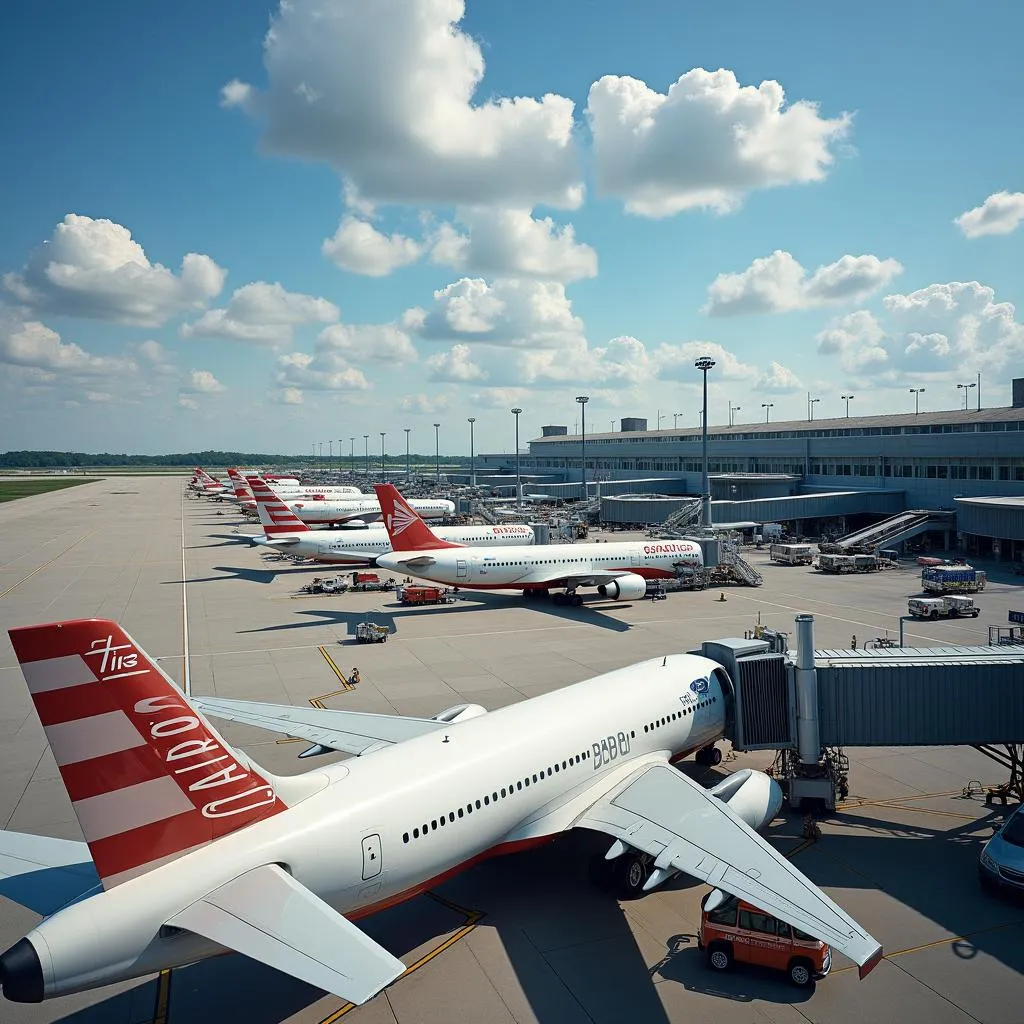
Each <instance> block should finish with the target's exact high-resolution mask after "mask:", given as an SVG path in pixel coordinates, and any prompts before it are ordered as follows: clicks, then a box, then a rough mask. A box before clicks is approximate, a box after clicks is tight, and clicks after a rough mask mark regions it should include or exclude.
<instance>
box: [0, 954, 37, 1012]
mask: <svg viewBox="0 0 1024 1024" xmlns="http://www.w3.org/2000/svg"><path fill="white" fill-rule="evenodd" d="M43 987H44V986H43V966H42V964H41V963H40V962H39V954H38V953H37V952H36V947H35V946H33V945H32V943H31V942H30V941H29V940H28V939H20V940H19V941H18V942H16V943H15V944H14V945H13V946H11V948H10V949H9V950H7V952H6V953H4V954H3V956H0V988H2V989H3V993H4V995H5V996H6V997H7V998H8V999H10V1000H11V1002H12V1003H41V1002H42V1001H43V994H44V993H43Z"/></svg>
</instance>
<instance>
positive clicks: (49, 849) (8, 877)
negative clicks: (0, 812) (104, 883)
mask: <svg viewBox="0 0 1024 1024" xmlns="http://www.w3.org/2000/svg"><path fill="white" fill-rule="evenodd" d="M99 887H100V880H99V876H98V875H97V874H96V868H95V866H94V865H93V862H92V857H91V856H90V854H89V847H88V846H86V844H85V843H78V842H73V841H72V840H70V839H52V838H50V837H49V836H33V835H28V834H26V833H23V832H0V896H6V897H7V899H9V900H11V901H12V902H14V903H19V904H21V906H23V907H28V909H29V910H34V911H35V912H36V913H37V914H41V915H43V916H44V917H46V916H47V915H49V914H54V913H56V912H57V911H58V910H60V908H61V907H64V906H67V904H69V903H71V902H73V901H74V900H76V899H78V897H79V896H82V895H83V894H85V893H87V892H89V891H91V890H92V889H98V888H99Z"/></svg>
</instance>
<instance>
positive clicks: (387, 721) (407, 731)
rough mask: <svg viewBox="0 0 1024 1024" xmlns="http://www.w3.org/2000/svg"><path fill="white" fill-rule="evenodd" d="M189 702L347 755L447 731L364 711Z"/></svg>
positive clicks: (422, 720)
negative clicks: (439, 730) (436, 730)
mask: <svg viewBox="0 0 1024 1024" xmlns="http://www.w3.org/2000/svg"><path fill="white" fill-rule="evenodd" d="M190 699H191V701H192V703H193V705H194V706H195V707H196V708H198V709H199V710H200V711H201V712H202V713H203V714H204V715H210V716H212V717H213V718H223V719H227V720H228V721H229V722H238V723H240V724H242V725H254V726H256V727H257V728H259V729H266V730H267V731H268V732H278V733H284V734H285V735H286V736H297V737H299V738H300V739H304V740H309V741H310V742H311V743H318V744H320V745H322V746H324V747H326V748H328V749H330V750H343V751H345V753H347V754H367V753H369V752H370V751H371V750H378V749H379V748H381V747H385V746H388V745H390V744H392V743H402V742H403V741H404V740H411V739H415V738H416V737H417V736H423V735H424V734H425V733H428V732H433V731H434V730H435V729H442V728H444V723H443V722H435V721H434V720H433V719H432V718H406V717H404V716H402V715H372V714H367V713H364V712H362V711H332V710H330V709H326V708H304V707H294V706H292V705H290V704H264V703H262V702H260V701H252V700H223V699H221V698H219V697H192V698H190Z"/></svg>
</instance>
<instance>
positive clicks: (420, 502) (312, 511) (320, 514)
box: [281, 495, 455, 523]
mask: <svg viewBox="0 0 1024 1024" xmlns="http://www.w3.org/2000/svg"><path fill="white" fill-rule="evenodd" d="M281 500H282V501H283V502H284V503H285V504H286V505H287V506H288V507H289V508H290V509H291V510H292V511H293V512H294V513H295V514H296V515H297V516H298V517H299V518H300V519H301V520H302V521H303V522H304V523H344V522H349V521H351V520H353V519H359V520H360V521H362V522H367V521H372V520H374V519H379V518H380V514H381V511H380V502H379V501H378V500H377V499H376V498H352V499H338V500H337V501H318V500H316V499H314V498H310V499H304V500H296V499H294V498H290V497H288V496H287V495H284V496H282V497H281ZM409 504H410V505H411V506H412V507H413V508H414V509H416V511H417V512H418V513H419V514H420V515H421V516H422V517H423V518H424V519H442V518H443V517H444V516H448V515H451V514H452V513H453V512H454V511H455V503H454V502H451V501H447V500H444V499H441V498H414V499H412V500H411V501H410V502H409Z"/></svg>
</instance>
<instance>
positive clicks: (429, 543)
mask: <svg viewBox="0 0 1024 1024" xmlns="http://www.w3.org/2000/svg"><path fill="white" fill-rule="evenodd" d="M374 490H375V491H376V492H377V500H378V501H379V502H380V511H381V518H382V519H383V520H384V526H385V527H386V528H387V531H388V537H389V538H390V540H391V548H392V550H393V551H429V550H432V549H436V548H464V547H465V546H466V545H465V544H453V543H451V541H447V540H441V538H440V537H438V536H437V535H436V534H435V533H434V531H433V530H431V529H430V527H429V526H427V524H426V523H425V522H423V519H422V518H421V517H420V514H419V513H418V512H417V511H416V510H415V509H414V508H412V507H411V506H410V505H409V503H408V502H407V501H406V500H405V498H403V497H402V495H401V494H399V493H398V488H397V487H395V485H394V484H374Z"/></svg>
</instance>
